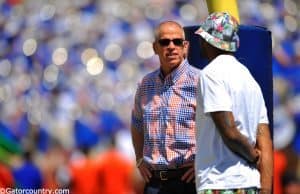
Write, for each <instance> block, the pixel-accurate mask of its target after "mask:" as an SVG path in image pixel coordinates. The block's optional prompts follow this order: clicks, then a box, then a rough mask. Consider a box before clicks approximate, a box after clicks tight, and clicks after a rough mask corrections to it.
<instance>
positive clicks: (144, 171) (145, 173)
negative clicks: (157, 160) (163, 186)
mask: <svg viewBox="0 0 300 194" xmlns="http://www.w3.org/2000/svg"><path fill="white" fill-rule="evenodd" d="M137 168H138V169H139V171H140V173H141V175H142V177H143V179H144V181H145V182H146V183H148V182H149V180H150V178H151V177H152V174H151V172H150V169H151V167H150V166H149V165H148V164H147V163H146V162H144V160H142V161H141V162H139V164H138V166H137Z"/></svg>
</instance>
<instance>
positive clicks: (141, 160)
mask: <svg viewBox="0 0 300 194" xmlns="http://www.w3.org/2000/svg"><path fill="white" fill-rule="evenodd" d="M143 161H144V158H143V157H141V158H139V159H137V160H136V167H140V166H141V164H142V163H143Z"/></svg>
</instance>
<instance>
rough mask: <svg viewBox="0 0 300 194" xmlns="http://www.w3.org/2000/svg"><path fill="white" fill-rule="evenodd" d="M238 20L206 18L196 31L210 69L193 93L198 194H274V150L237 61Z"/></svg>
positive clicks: (258, 102) (260, 103) (260, 101)
mask: <svg viewBox="0 0 300 194" xmlns="http://www.w3.org/2000/svg"><path fill="white" fill-rule="evenodd" d="M237 30H238V22H237V20H236V19H235V18H234V17H232V16H231V15H229V14H228V13H225V12H216V13H212V14H210V15H209V16H208V17H207V19H206V20H205V21H204V22H203V23H202V24H201V25H200V28H199V29H198V30H197V31H196V32H195V33H196V34H198V35H200V37H201V41H200V46H201V51H202V54H203V56H204V57H206V58H207V59H208V61H209V64H208V65H207V66H206V67H205V68H204V69H203V70H202V71H201V75H200V78H199V84H198V88H197V92H198V95H197V110H196V125H197V137H196V140H197V153H196V160H195V168H196V171H195V176H196V186H197V192H198V194H213V193H220V194H222V193H224V194H225V193H226V194H235V193H236V194H242V193H243V194H244V193H245V194H250V193H251V194H252V193H253V194H254V193H261V194H263V193H266V194H269V193H271V192H272V176H273V150H272V139H271V137H270V130H269V127H268V118H267V110H266V107H265V102H264V98H263V95H262V92H261V89H260V86H259V85H258V84H257V82H256V81H255V79H254V78H253V77H252V75H251V74H250V72H249V70H248V69H247V68H246V67H245V66H244V65H243V64H241V63H240V62H239V61H238V60H237V59H236V58H235V57H234V55H233V54H234V52H235V51H236V50H237V49H238V46H239V37H238V35H237Z"/></svg>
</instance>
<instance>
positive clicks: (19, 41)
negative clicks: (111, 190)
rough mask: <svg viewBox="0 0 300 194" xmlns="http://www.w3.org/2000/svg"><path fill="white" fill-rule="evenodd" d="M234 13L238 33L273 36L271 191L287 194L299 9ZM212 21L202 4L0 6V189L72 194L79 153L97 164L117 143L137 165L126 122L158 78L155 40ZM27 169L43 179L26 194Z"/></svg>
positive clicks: (85, 0)
mask: <svg viewBox="0 0 300 194" xmlns="http://www.w3.org/2000/svg"><path fill="white" fill-rule="evenodd" d="M238 3H239V11H240V19H241V23H242V24H246V25H259V26H264V27H266V28H268V29H269V30H271V31H272V41H273V75H274V146H275V150H276V154H275V175H276V177H275V181H274V185H275V187H276V189H275V193H279V194H281V193H284V192H286V193H288V190H292V189H293V188H296V189H297V188H299V177H300V165H299V161H300V160H299V155H300V79H299V77H300V30H299V29H300V22H299V21H300V12H299V8H300V2H299V1H298V0H238ZM207 14H208V13H207V6H206V3H205V1H204V0H203V1H198V0H165V1H159V0H139V1H131V0H122V1H121V0H63V1H61V0H51V1H50V0H49V1H45V0H0V165H1V166H0V187H5V186H3V185H12V184H13V185H14V187H17V188H24V187H33V185H34V188H37V187H41V188H52V189H54V188H69V187H70V185H71V184H69V183H70V181H71V177H70V172H69V170H68V169H69V166H70V165H71V166H72V165H74V164H78V163H80V161H81V163H80V164H83V163H87V161H86V160H85V159H86V158H85V157H87V155H85V154H82V152H81V151H82V150H83V148H84V149H85V150H86V149H88V150H89V154H88V156H89V157H88V159H92V160H95V161H96V160H97V159H98V158H99V157H101V156H102V154H104V153H105V152H106V151H107V150H108V148H109V145H110V143H109V142H110V139H111V137H114V136H115V137H116V147H117V148H118V150H119V151H120V152H121V153H122V154H123V156H124V157H125V158H127V159H128V161H131V162H132V165H134V161H135V158H134V155H133V149H132V147H131V139H130V135H129V122H130V112H131V107H132V103H133V95H134V90H135V89H136V85H137V83H138V81H139V80H140V79H141V77H142V76H143V75H145V73H148V72H149V71H151V70H153V69H154V68H157V63H158V59H157V58H156V57H155V56H154V53H153V50H152V41H153V40H154V37H153V36H152V34H153V33H152V30H153V28H154V26H155V25H156V24H158V23H159V22H160V21H161V20H176V21H178V22H179V23H181V24H182V25H183V26H189V25H198V24H199V22H200V21H202V20H203V19H204V18H205V17H206V16H207ZM29 151H30V152H29ZM77 159H78V161H77V163H76V160H77ZM74 160H75V163H74ZM82 161H84V162H82ZM75 166H76V165H75ZM87 166H88V165H87ZM7 169H8V170H7ZM26 169H27V170H32V173H31V174H32V176H35V177H37V178H36V179H33V178H32V179H30V181H31V183H26V185H27V186H24V187H23V186H22V185H21V179H22V178H20V177H21V176H20V174H22V172H24V171H26V172H27V170H26ZM277 172H278V173H277ZM2 174H7V175H5V177H7V178H4V179H3V176H2ZM34 180H36V181H34ZM27 181H28V180H27ZM295 183H296V186H294V184H295ZM24 184H25V183H24ZM30 185H31V186H30ZM297 185H298V187H297ZM288 186H290V187H288ZM289 188H292V189H289ZM135 191H136V192H139V188H138V189H136V190H135ZM133 192H134V191H133Z"/></svg>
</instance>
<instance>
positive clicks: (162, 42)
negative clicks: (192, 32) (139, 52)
mask: <svg viewBox="0 0 300 194" xmlns="http://www.w3.org/2000/svg"><path fill="white" fill-rule="evenodd" d="M170 42H173V44H174V45H175V46H182V45H183V42H184V40H183V39H182V38H175V39H173V40H171V39H167V38H163V39H159V40H158V43H159V44H160V46H169V44H170Z"/></svg>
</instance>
